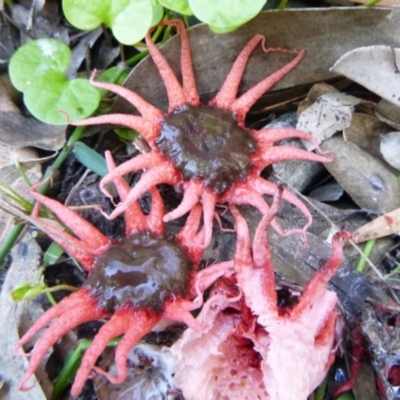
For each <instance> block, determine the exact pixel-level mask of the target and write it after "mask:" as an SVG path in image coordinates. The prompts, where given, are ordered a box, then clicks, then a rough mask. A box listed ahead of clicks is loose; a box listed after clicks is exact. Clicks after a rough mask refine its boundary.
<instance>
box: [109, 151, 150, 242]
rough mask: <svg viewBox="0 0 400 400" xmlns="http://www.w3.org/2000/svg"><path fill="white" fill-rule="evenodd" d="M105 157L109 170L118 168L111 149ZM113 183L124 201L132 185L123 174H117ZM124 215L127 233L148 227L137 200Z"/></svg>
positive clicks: (140, 230)
mask: <svg viewBox="0 0 400 400" xmlns="http://www.w3.org/2000/svg"><path fill="white" fill-rule="evenodd" d="M105 158H106V162H107V167H108V170H109V172H112V171H114V170H115V169H116V165H115V162H114V159H113V157H112V155H111V152H110V151H109V150H107V151H106V152H105ZM113 183H114V185H115V187H116V188H117V191H118V195H119V197H120V198H121V201H122V202H124V201H125V200H126V198H127V197H128V194H129V192H130V190H131V188H130V186H129V185H128V184H127V182H126V181H125V179H124V178H123V177H122V176H116V177H115V178H114V179H113ZM124 217H125V234H126V235H130V234H131V233H132V232H135V231H138V232H142V231H144V230H145V229H147V228H148V226H147V218H146V216H145V215H144V214H143V212H142V209H141V208H140V205H139V203H138V202H137V201H135V202H132V204H131V205H130V206H129V207H128V208H127V210H126V211H125V214H124Z"/></svg>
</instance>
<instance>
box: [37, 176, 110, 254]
mask: <svg viewBox="0 0 400 400" xmlns="http://www.w3.org/2000/svg"><path fill="white" fill-rule="evenodd" d="M41 185H43V182H40V183H38V184H37V185H34V186H32V187H31V188H30V190H29V194H30V195H31V196H32V197H33V198H34V199H35V200H37V201H38V202H40V203H41V204H43V205H45V206H46V207H47V208H48V209H49V210H51V211H52V212H53V213H54V214H55V215H56V216H57V218H58V219H59V220H60V221H61V222H62V223H63V224H64V225H66V226H67V227H68V228H70V229H71V230H72V231H73V232H74V233H75V234H76V235H77V236H78V238H79V239H81V242H82V244H83V247H84V248H85V249H87V251H89V252H91V253H92V254H99V253H101V252H102V251H103V249H105V248H107V246H108V245H109V244H110V239H109V238H108V237H107V236H105V235H103V234H102V233H101V232H100V231H99V230H98V229H96V228H95V227H94V226H93V225H92V224H91V223H90V222H88V221H86V220H85V219H84V218H82V217H81V216H80V215H79V214H77V213H76V212H75V211H72V210H70V209H69V208H68V207H66V206H64V205H63V204H61V203H60V202H58V201H57V200H53V199H50V198H49V197H46V196H44V195H42V194H40V193H38V192H37V191H36V189H37V188H38V187H39V186H41Z"/></svg>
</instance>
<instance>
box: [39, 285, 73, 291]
mask: <svg viewBox="0 0 400 400" xmlns="http://www.w3.org/2000/svg"><path fill="white" fill-rule="evenodd" d="M57 290H68V291H70V292H76V291H77V290H78V288H77V287H75V286H71V285H65V284H64V285H57V286H52V287H47V288H46V289H43V290H42V293H52V292H56V291H57Z"/></svg>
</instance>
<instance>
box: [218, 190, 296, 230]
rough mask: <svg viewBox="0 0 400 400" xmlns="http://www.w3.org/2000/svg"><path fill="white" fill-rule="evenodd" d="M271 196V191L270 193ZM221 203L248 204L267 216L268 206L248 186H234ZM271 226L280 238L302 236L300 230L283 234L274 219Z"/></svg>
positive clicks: (260, 196) (259, 195)
mask: <svg viewBox="0 0 400 400" xmlns="http://www.w3.org/2000/svg"><path fill="white" fill-rule="evenodd" d="M271 194H272V195H273V194H274V193H273V191H271ZM221 201H226V202H228V203H230V204H235V205H241V204H248V205H250V206H253V207H254V208H256V209H257V210H258V211H260V212H261V214H262V215H267V214H268V213H269V205H268V203H267V202H266V201H265V200H264V198H263V197H262V195H261V194H259V193H258V192H257V191H255V190H254V189H252V188H251V187H250V186H249V185H248V184H245V183H243V184H242V183H241V184H236V185H235V186H234V187H233V188H232V189H231V190H230V191H228V192H227V193H226V194H225V195H224V196H223V198H222V200H221ZM271 226H272V227H273V228H274V230H275V231H276V232H277V233H278V235H280V236H287V235H288V234H297V233H301V234H303V231H302V230H298V229H293V230H290V231H288V232H284V231H283V230H282V228H281V227H280V226H279V224H278V222H277V221H276V219H274V220H273V221H272V222H271Z"/></svg>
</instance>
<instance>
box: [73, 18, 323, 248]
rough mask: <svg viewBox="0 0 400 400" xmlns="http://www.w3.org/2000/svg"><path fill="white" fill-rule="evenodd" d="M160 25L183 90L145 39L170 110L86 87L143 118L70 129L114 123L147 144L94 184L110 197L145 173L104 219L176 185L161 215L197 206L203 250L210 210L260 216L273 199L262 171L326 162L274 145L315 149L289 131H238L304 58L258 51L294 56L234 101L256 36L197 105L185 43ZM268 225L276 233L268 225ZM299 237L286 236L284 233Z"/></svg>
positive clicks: (114, 88)
mask: <svg viewBox="0 0 400 400" xmlns="http://www.w3.org/2000/svg"><path fill="white" fill-rule="evenodd" d="M162 24H164V25H173V26H175V27H176V28H177V29H178V31H179V33H180V35H181V40H182V50H181V70H182V85H181V84H180V83H179V82H178V80H177V78H176V76H175V75H174V73H173V71H172V69H171V68H170V66H169V65H168V63H167V61H166V60H165V58H164V56H163V55H162V53H161V52H160V50H159V49H158V48H157V47H156V46H155V44H154V43H153V42H152V40H151V38H150V34H148V35H147V36H146V43H147V47H148V49H149V52H150V55H151V57H152V58H153V61H154V63H155V64H156V66H157V68H158V70H159V72H160V75H161V78H162V80H163V82H164V84H165V86H166V89H167V93H168V99H169V111H168V113H166V114H163V113H162V112H161V111H160V110H159V109H157V108H155V107H154V106H152V105H151V104H149V103H148V102H146V101H145V100H144V99H142V98H141V97H140V96H139V95H137V94H136V93H134V92H132V91H130V90H128V89H126V88H124V87H121V86H118V85H114V84H109V83H102V82H95V81H94V75H92V79H91V82H92V84H93V85H94V86H96V87H98V88H100V89H106V90H109V91H111V92H113V93H116V94H118V95H119V96H121V97H123V98H125V99H126V100H127V101H128V102H130V103H131V104H132V105H133V106H134V107H136V108H137V110H138V111H139V112H140V114H141V115H142V116H140V117H139V116H133V115H125V114H110V115H103V116H99V117H93V118H89V119H86V120H83V121H75V122H74V123H73V124H74V125H92V124H105V123H111V124H117V125H124V126H127V127H130V128H132V129H135V130H137V131H139V132H140V133H141V135H142V136H143V137H144V139H145V140H146V141H147V142H148V144H149V146H150V148H151V151H150V152H149V153H145V154H141V155H139V156H137V157H135V158H133V159H132V160H129V161H127V162H125V163H123V164H121V165H120V166H118V167H117V168H116V169H114V170H113V171H112V172H111V173H109V174H108V175H107V176H106V177H104V178H103V179H102V181H101V184H100V185H101V188H102V190H103V192H104V193H105V194H106V195H107V196H109V197H110V194H109V192H108V191H107V190H106V188H105V186H106V184H107V183H109V182H111V181H112V180H113V179H114V178H115V177H120V176H122V175H124V174H127V173H130V172H134V171H138V170H140V169H145V170H146V172H144V174H143V175H142V177H141V179H140V181H139V182H138V183H137V184H136V186H135V187H134V188H133V189H132V190H131V192H130V193H129V194H128V196H127V197H126V199H125V200H124V201H122V202H121V203H120V204H119V205H118V206H117V208H116V209H115V210H114V211H113V212H112V213H111V215H110V218H114V217H116V216H117V215H120V214H121V213H123V212H124V211H125V210H126V209H127V208H128V207H129V205H130V204H131V202H134V201H136V200H137V199H138V198H139V197H140V196H141V195H142V194H143V193H145V192H146V191H148V190H149V189H151V188H154V187H155V186H156V185H157V184H161V183H166V184H170V185H177V186H182V187H183V190H184V194H183V198H182V202H181V204H180V205H179V206H178V207H177V208H176V209H174V210H173V211H171V212H170V213H168V214H166V215H165V216H164V221H170V220H173V219H175V218H178V217H180V216H182V215H184V214H186V213H187V212H189V211H190V210H191V209H192V208H193V207H195V206H196V205H197V204H199V203H200V204H201V205H202V209H203V223H204V227H205V237H204V241H203V243H202V246H203V247H206V246H207V245H208V244H209V243H210V240H211V234H212V221H213V216H214V208H215V205H216V203H217V202H228V203H229V204H250V205H253V206H255V207H256V208H258V209H259V210H260V211H261V212H262V213H263V214H264V215H265V214H266V213H267V212H268V209H269V207H268V205H267V203H266V202H265V201H264V199H263V198H262V195H264V194H268V195H273V194H274V193H275V192H276V190H277V187H276V185H275V184H273V183H271V182H269V181H266V180H264V179H262V178H261V177H260V176H259V175H260V172H261V171H262V170H263V169H264V168H265V167H267V166H268V165H270V164H272V163H275V162H278V161H283V160H291V159H303V160H312V161H317V162H329V161H331V159H330V158H328V157H324V156H321V155H316V154H314V153H310V152H307V151H305V150H301V149H298V148H293V147H290V146H275V145H274V144H275V143H276V142H278V141H280V140H282V139H286V138H290V137H294V138H300V139H305V140H309V141H311V142H312V143H314V144H315V146H316V147H317V149H318V151H320V148H319V146H318V143H317V142H316V141H315V139H314V138H313V137H312V136H310V135H309V134H307V133H305V132H301V131H299V130H296V129H291V128H273V129H263V130H258V131H257V130H252V129H247V128H246V127H245V124H244V121H245V116H246V114H247V112H248V111H249V109H250V108H251V106H252V105H253V104H254V103H255V102H256V101H257V99H258V98H259V97H260V96H261V95H262V94H263V93H264V92H266V91H267V90H269V89H270V88H271V87H272V86H273V85H274V84H275V83H276V82H278V81H279V80H280V79H282V78H283V77H284V76H285V75H286V74H287V73H288V72H290V71H291V70H292V69H293V68H294V67H295V66H296V65H297V64H298V63H299V62H300V61H301V59H302V58H303V56H304V54H305V51H304V50H301V51H297V50H285V49H281V48H276V49H274V48H270V49H265V48H264V51H265V52H282V53H288V54H294V55H295V58H294V59H293V60H292V61H290V62H289V63H288V64H286V65H285V66H284V67H282V68H281V69H279V70H278V71H276V72H274V73H273V74H271V75H270V76H268V77H267V78H265V79H264V80H262V81H261V82H259V83H258V84H257V85H255V86H254V87H253V88H252V89H250V90H248V91H247V92H246V93H244V94H243V95H241V96H240V97H239V98H236V95H237V91H238V87H239V84H240V81H241V78H242V75H243V72H244V69H245V67H246V64H247V60H248V59H249V57H250V54H251V52H252V51H253V50H254V49H255V47H256V46H257V45H258V44H259V43H260V42H261V43H262V44H264V40H265V39H264V37H263V36H262V35H255V36H254V37H253V38H252V39H251V40H250V41H249V42H248V44H247V45H246V46H245V48H244V49H243V50H242V52H241V53H240V54H239V56H238V58H237V60H236V62H235V63H234V65H233V67H232V69H231V71H230V73H229V74H228V76H227V78H226V80H225V82H224V84H223V85H222V88H221V90H220V91H219V93H218V94H217V95H216V96H215V98H214V99H212V100H211V101H210V102H209V104H208V105H201V103H200V99H199V94H198V92H197V89H196V84H195V78H194V72H193V68H192V61H191V53H190V46H189V40H188V36H187V33H186V30H185V29H184V26H183V24H182V22H181V21H179V20H176V21H164V22H163V23H162ZM283 199H284V200H286V201H288V202H290V203H292V204H293V205H295V206H296V207H298V208H299V209H300V210H301V212H302V213H303V214H304V215H305V216H306V217H307V218H308V223H307V225H306V226H305V227H304V228H303V229H302V230H301V231H300V232H302V233H304V231H305V229H307V227H308V226H309V225H310V224H311V215H310V213H309V211H308V210H307V208H306V207H305V206H304V204H303V203H302V202H301V201H299V200H298V199H297V197H295V196H294V195H293V194H291V193H290V192H288V191H286V190H285V191H284V192H283ZM272 226H273V227H274V228H275V229H277V230H278V232H280V233H281V234H283V232H282V231H281V230H280V228H279V226H278V225H277V224H276V222H275V221H273V222H272ZM293 232H298V230H292V231H290V232H286V234H289V233H293Z"/></svg>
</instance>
